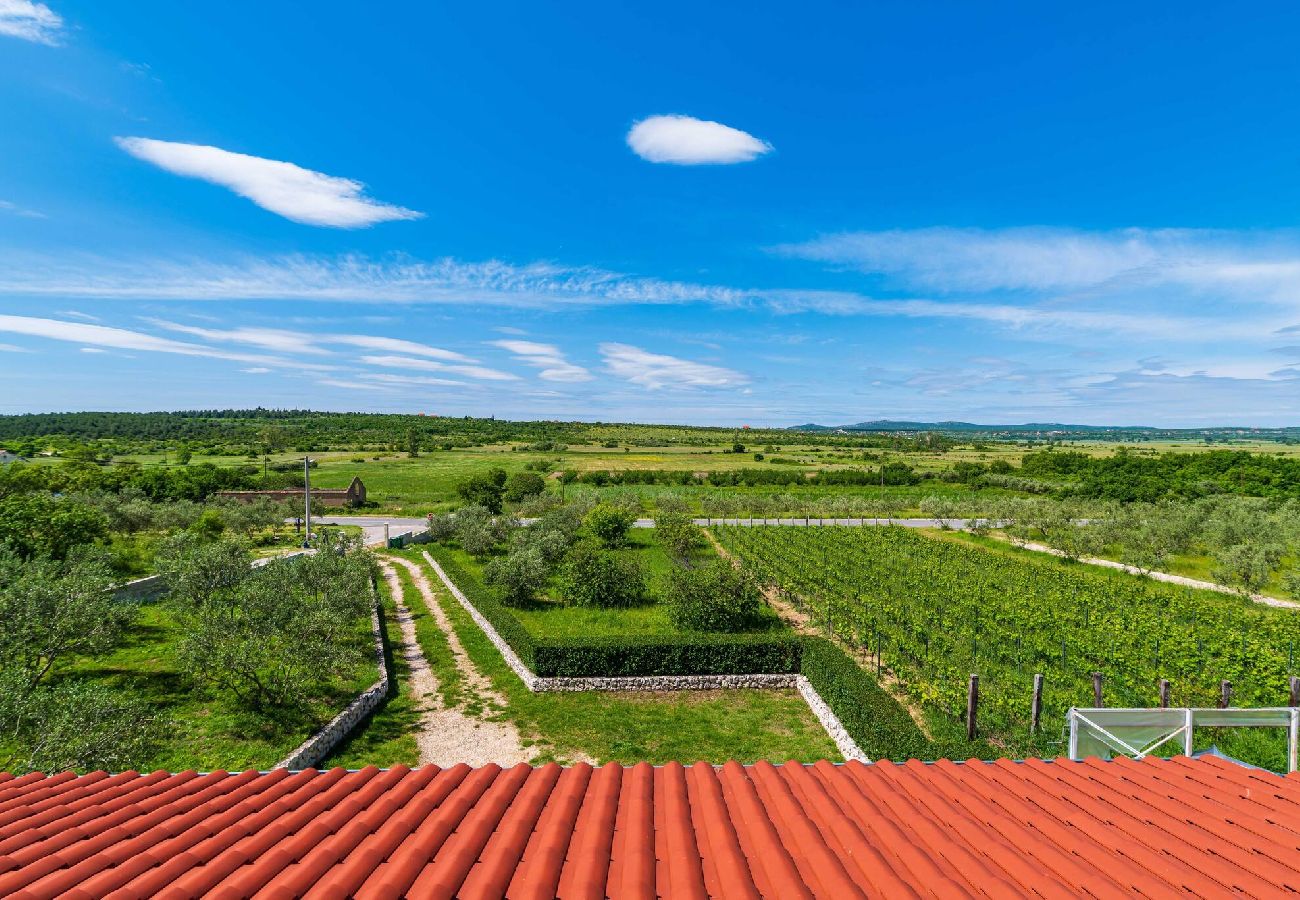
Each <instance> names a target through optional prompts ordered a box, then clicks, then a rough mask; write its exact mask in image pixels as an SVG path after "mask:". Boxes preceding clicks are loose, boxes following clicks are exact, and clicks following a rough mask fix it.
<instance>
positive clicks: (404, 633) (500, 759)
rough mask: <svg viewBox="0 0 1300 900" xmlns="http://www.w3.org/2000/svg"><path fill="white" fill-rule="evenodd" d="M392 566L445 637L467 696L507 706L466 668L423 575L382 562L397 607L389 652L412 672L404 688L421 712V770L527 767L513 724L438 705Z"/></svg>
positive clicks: (391, 559) (389, 559) (528, 756)
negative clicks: (396, 635) (405, 576)
mask: <svg viewBox="0 0 1300 900" xmlns="http://www.w3.org/2000/svg"><path fill="white" fill-rule="evenodd" d="M392 563H397V564H398V565H400V566H402V567H404V568H405V569H406V570H407V571H408V572H410V573H411V578H412V579H413V580H414V582H415V585H416V587H417V588H418V589H419V591H420V594H421V596H422V598H423V600H424V604H425V605H426V606H427V607H428V608H429V612H430V613H431V614H432V615H433V617H434V621H436V622H437V623H438V627H439V628H441V629H442V630H443V633H444V634H446V636H447V641H448V644H449V645H450V647H451V653H452V657H453V659H454V660H455V663H456V668H458V669H459V670H460V672H461V676H462V677H463V678H464V680H465V684H466V685H467V687H468V688H469V691H468V692H469V693H473V694H477V695H478V696H479V697H482V698H483V699H484V701H485V702H484V703H483V706H484V708H490V707H491V706H492V705H495V706H497V707H498V708H500V707H502V706H504V705H505V701H504V700H503V699H502V698H501V697H500V696H499V695H497V694H496V693H495V692H494V691H492V689H491V687H490V686H489V685H488V684H487V680H486V679H485V678H484V677H483V676H482V675H481V674H480V673H479V671H478V670H477V669H475V668H474V666H473V664H471V663H470V661H469V657H468V656H467V655H466V654H465V648H464V647H463V646H461V643H460V639H459V638H457V637H456V633H455V631H453V630H452V628H451V623H450V622H449V621H448V620H447V617H446V614H445V613H443V611H442V607H441V606H439V605H438V602H437V599H436V598H435V597H434V595H433V589H432V587H431V586H430V584H429V581H428V579H427V578H426V577H425V575H424V571H423V570H422V569H421V568H420V567H419V566H417V565H415V564H414V563H412V562H410V561H409V560H405V559H400V558H398V557H386V558H384V560H383V562H382V565H383V570H384V578H385V580H386V581H387V582H388V587H389V592H390V593H391V594H392V597H393V605H394V606H395V607H396V616H395V618H396V621H397V626H398V629H399V631H400V633H401V640H400V641H398V642H397V643H396V645H395V646H394V647H393V652H394V653H397V654H400V655H401V656H402V658H403V659H404V660H406V663H407V665H408V666H409V667H410V676H409V684H408V689H409V690H410V691H411V695H412V696H413V697H415V698H416V705H417V709H418V710H419V712H420V731H419V733H418V734H417V735H416V736H415V743H416V746H417V747H419V750H420V763H421V765H423V764H426V763H434V764H435V765H439V766H449V765H453V764H455V763H458V762H463V763H468V764H469V765H471V766H481V765H485V764H487V763H490V762H494V763H497V764H499V765H502V766H511V765H514V764H515V763H520V762H529V761H530V760H531V759H532V756H533V754H532V752H530V751H529V750H528V749H526V748H525V747H524V746H523V745H522V744H521V742H520V739H519V732H518V730H517V729H516V728H515V727H514V725H513V724H511V723H509V722H500V721H492V720H485V719H480V718H476V717H475V716H473V715H470V714H469V713H468V712H466V711H465V710H464V709H462V708H460V707H450V706H447V705H445V704H444V703H443V702H442V697H441V695H440V694H439V692H438V679H437V677H436V676H435V675H434V674H433V670H432V669H431V668H430V667H429V661H428V660H427V659H425V656H424V653H423V651H421V649H420V643H419V641H418V640H417V638H416V635H415V617H414V616H413V615H412V614H411V610H410V607H408V606H407V605H406V602H405V598H404V597H403V591H402V583H401V581H400V580H399V579H398V577H397V571H396V570H395V569H394V568H393V566H392Z"/></svg>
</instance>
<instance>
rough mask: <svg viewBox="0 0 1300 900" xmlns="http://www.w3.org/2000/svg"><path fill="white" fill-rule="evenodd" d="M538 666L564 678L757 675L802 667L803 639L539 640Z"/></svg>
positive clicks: (539, 670)
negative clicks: (801, 648) (800, 661)
mask: <svg viewBox="0 0 1300 900" xmlns="http://www.w3.org/2000/svg"><path fill="white" fill-rule="evenodd" d="M534 646H535V650H534V661H535V665H534V667H533V671H534V672H536V673H537V674H538V675H543V676H556V677H564V678H581V677H597V678H617V677H626V676H635V675H756V674H763V673H791V674H793V673H795V672H798V671H799V651H800V641H799V638H798V637H795V636H793V635H786V636H782V637H767V636H763V635H734V634H727V635H722V634H719V635H712V634H700V635H682V636H681V637H656V638H644V639H641V640H637V639H632V638H589V639H586V640H583V639H571V640H549V641H545V642H541V641H538V642H536V643H535V645H534Z"/></svg>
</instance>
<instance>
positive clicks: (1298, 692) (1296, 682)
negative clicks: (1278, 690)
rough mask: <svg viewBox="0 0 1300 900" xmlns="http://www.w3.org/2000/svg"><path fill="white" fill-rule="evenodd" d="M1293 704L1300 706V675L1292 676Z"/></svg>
mask: <svg viewBox="0 0 1300 900" xmlns="http://www.w3.org/2000/svg"><path fill="white" fill-rule="evenodd" d="M1291 705H1292V706H1300V675H1292V676H1291Z"/></svg>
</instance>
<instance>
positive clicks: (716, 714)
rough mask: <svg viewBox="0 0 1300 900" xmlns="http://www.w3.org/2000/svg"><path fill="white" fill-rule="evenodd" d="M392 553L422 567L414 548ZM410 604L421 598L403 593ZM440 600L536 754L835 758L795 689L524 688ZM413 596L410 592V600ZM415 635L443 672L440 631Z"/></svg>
mask: <svg viewBox="0 0 1300 900" xmlns="http://www.w3.org/2000/svg"><path fill="white" fill-rule="evenodd" d="M400 555H402V556H405V557H406V558H408V559H411V560H415V561H417V562H418V563H419V564H420V565H421V566H424V567H425V568H426V571H428V573H429V577H430V579H431V580H432V581H433V582H434V584H435V585H437V584H438V580H437V576H436V575H435V574H434V573H433V572H432V570H430V569H429V568H428V565H427V563H426V562H425V560H424V557H423V556H422V554H421V551H420V550H419V549H418V548H411V549H408V550H403V551H400ZM407 596H408V605H412V606H413V608H414V606H417V605H419V604H420V600H419V598H418V594H413V593H409V592H408V594H407ZM439 597H440V598H441V600H442V606H443V609H444V610H445V611H446V613H447V615H448V617H449V618H450V620H451V622H452V626H453V627H454V628H455V630H456V634H457V635H458V636H459V637H460V640H461V643H462V644H464V646H465V649H466V652H467V653H468V654H469V656H470V659H471V660H472V661H473V663H474V665H475V666H476V667H477V668H478V670H479V671H480V672H482V673H484V674H485V675H486V676H487V677H488V679H489V680H490V681H491V683H492V686H493V688H494V689H495V690H496V691H497V692H498V693H500V694H501V695H502V696H503V697H504V698H505V699H506V707H505V708H504V709H503V710H501V711H499V712H497V713H496V714H498V715H504V716H505V717H507V718H508V719H510V720H512V721H514V722H515V723H516V724H517V726H518V727H519V729H520V733H521V734H523V735H525V736H526V737H527V738H528V739H530V740H532V741H533V742H534V744H535V746H536V749H537V753H538V756H537V759H536V760H535V761H536V762H544V761H548V760H557V761H560V762H573V761H576V760H580V759H591V760H594V761H595V762H597V763H604V762H609V761H614V762H619V763H626V764H631V763H634V762H640V761H641V760H646V761H649V762H651V763H654V764H656V765H658V764H662V763H665V762H669V761H673V760H676V761H679V762H682V763H690V762H694V761H696V760H704V761H706V762H711V763H721V762H725V761H726V760H729V759H736V760H740V761H741V762H753V761H755V760H759V759H767V760H772V761H783V760H787V759H794V760H799V761H803V762H813V761H816V760H819V759H830V760H839V758H840V757H839V753H838V751H837V750H836V748H835V745H834V743H833V742H832V741H831V739H830V738H829V737H828V736H827V734H826V732H825V731H824V730H823V729H822V727H821V725H820V724H819V723H818V722H817V719H816V718H815V717H814V716H813V714H812V711H811V710H809V709H808V706H807V704H806V703H804V701H803V699H802V698H801V697H800V696H799V695H798V694H797V693H796V692H794V691H787V690H752V691H740V690H727V691H691V692H680V693H679V692H664V693H635V694H623V693H604V692H590V693H541V694H534V693H532V692H530V691H529V690H528V689H527V688H526V687H524V685H523V683H522V682H521V681H520V680H519V678H518V676H516V675H515V674H514V672H512V671H511V670H510V669H509V668H508V667H507V666H506V664H505V662H504V660H502V658H501V654H500V653H499V652H498V651H497V649H496V648H495V647H493V646H492V644H491V642H490V641H489V640H488V639H487V636H486V635H484V634H483V632H482V631H481V630H480V629H479V628H478V626H477V625H475V624H474V622H473V620H472V619H471V618H470V616H469V614H468V613H467V612H466V611H465V610H464V608H463V607H462V606H461V605H460V604H459V603H457V602H456V601H455V600H453V599H451V598H450V597H449V596H448V595H447V593H446V592H445V591H442V590H440V591H439ZM411 598H414V600H412V599H411ZM429 637H430V640H429V641H427V642H426V641H425V640H422V641H421V644H422V647H423V648H424V650H425V654H426V656H429V657H430V662H431V665H433V667H434V670H435V674H437V675H438V677H439V679H440V680H441V679H442V678H443V672H444V671H445V668H446V664H445V663H442V664H440V661H442V660H445V659H446V655H445V653H446V651H445V649H444V648H445V646H446V642H445V640H442V639H439V638H435V637H434V636H432V635H430V636H429Z"/></svg>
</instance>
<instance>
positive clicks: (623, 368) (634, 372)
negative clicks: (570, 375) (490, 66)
mask: <svg viewBox="0 0 1300 900" xmlns="http://www.w3.org/2000/svg"><path fill="white" fill-rule="evenodd" d="M600 355H601V356H602V357H603V358H604V360H605V367H606V368H607V369H608V370H609V371H610V373H611V374H612V375H614V376H616V377H618V378H622V379H624V380H625V381H630V382H632V383H633V384H639V385H642V386H643V387H647V388H650V389H651V390H656V389H658V388H663V387H710V388H729V387H743V386H744V385H747V384H749V377H748V376H747V375H744V374H742V373H740V372H735V371H732V370H731V369H724V368H722V367H721V366H713V365H708V364H706V363H698V362H692V361H691V360H688V359H680V358H679V357H676V356H668V355H666V354H663V353H651V352H650V351H648V350H642V349H641V348H640V347H633V346H632V345H630V344H616V343H605V344H601V345H600Z"/></svg>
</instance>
